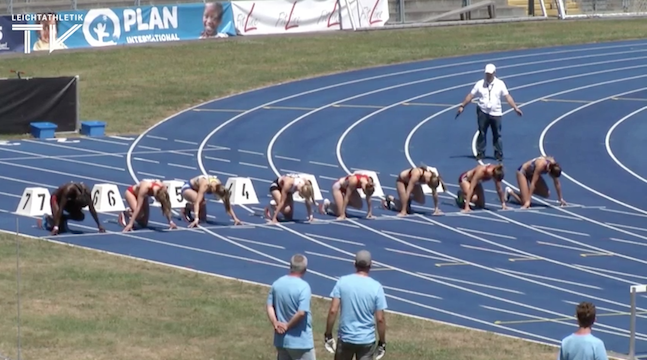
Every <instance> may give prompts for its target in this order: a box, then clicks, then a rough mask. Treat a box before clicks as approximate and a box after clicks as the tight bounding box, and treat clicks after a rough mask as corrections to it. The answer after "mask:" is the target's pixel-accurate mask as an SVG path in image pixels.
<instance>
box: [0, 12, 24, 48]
mask: <svg viewBox="0 0 647 360" xmlns="http://www.w3.org/2000/svg"><path fill="white" fill-rule="evenodd" d="M26 23H27V22H26V21H18V20H16V21H13V19H12V18H11V16H10V15H6V16H5V15H3V16H0V56H1V55H3V54H9V53H12V52H23V51H24V49H25V33H24V32H23V31H16V30H13V25H14V24H26Z"/></svg>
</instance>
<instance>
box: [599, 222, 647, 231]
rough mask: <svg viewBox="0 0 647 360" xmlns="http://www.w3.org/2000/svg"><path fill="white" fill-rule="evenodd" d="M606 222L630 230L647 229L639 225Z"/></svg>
mask: <svg viewBox="0 0 647 360" xmlns="http://www.w3.org/2000/svg"><path fill="white" fill-rule="evenodd" d="M605 224H607V225H611V226H617V227H621V228H625V229H630V230H637V231H647V229H645V228H641V227H637V226H629V225H622V224H614V223H610V222H606V223H605Z"/></svg>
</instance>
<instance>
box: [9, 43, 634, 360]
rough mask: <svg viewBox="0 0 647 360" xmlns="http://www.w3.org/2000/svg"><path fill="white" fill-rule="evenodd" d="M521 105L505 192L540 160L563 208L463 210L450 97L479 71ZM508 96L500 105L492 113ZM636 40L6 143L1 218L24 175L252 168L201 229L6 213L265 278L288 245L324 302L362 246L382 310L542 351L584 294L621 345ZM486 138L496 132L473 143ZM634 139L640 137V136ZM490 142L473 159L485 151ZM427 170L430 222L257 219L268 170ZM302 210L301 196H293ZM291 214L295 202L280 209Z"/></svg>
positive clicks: (367, 77)
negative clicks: (235, 196)
mask: <svg viewBox="0 0 647 360" xmlns="http://www.w3.org/2000/svg"><path fill="white" fill-rule="evenodd" d="M488 62H493V63H494V64H496V65H497V68H498V71H497V72H498V75H499V76H500V77H501V78H502V79H504V80H505V81H506V83H507V85H508V87H509V88H510V89H511V94H512V95H513V97H514V98H515V100H516V101H517V102H518V103H519V104H521V107H522V109H523V111H524V113H525V114H524V116H523V117H521V118H520V117H517V116H516V115H515V114H514V113H511V112H510V111H508V113H507V115H506V116H505V117H504V129H503V140H504V152H505V156H506V158H505V160H504V165H505V166H506V169H507V174H508V175H507V177H506V180H507V182H508V183H507V184H506V185H508V186H512V187H516V179H515V177H514V171H515V169H516V168H517V167H518V166H519V165H520V164H521V163H523V162H524V161H526V160H529V159H531V158H533V157H535V156H538V155H541V154H544V153H546V154H549V155H553V156H555V157H556V159H557V160H558V161H559V162H560V163H561V164H562V167H563V169H564V175H563V176H562V186H563V190H564V196H565V200H566V201H567V202H568V203H569V206H567V207H564V208H559V207H555V205H556V204H557V203H556V202H555V197H554V189H553V188H552V183H551V182H550V181H549V186H550V187H551V193H553V194H552V195H551V196H552V198H551V199H549V200H547V201H544V202H541V201H537V206H536V207H534V208H533V209H532V210H526V211H520V210H518V206H516V205H512V208H513V209H512V210H508V211H500V210H499V211H496V210H498V209H500V207H499V204H498V200H497V196H496V194H495V193H494V187H493V185H492V184H491V183H486V184H485V188H486V191H487V192H486V196H487V198H488V199H487V202H488V203H491V204H493V206H492V211H475V212H473V213H471V214H468V215H463V214H460V213H459V211H458V209H457V208H456V205H455V203H454V197H453V193H455V191H456V189H457V188H456V186H457V185H456V179H457V177H458V175H459V174H460V173H461V172H463V171H465V170H468V169H470V168H472V167H473V166H475V160H474V159H473V155H474V153H475V151H474V135H475V130H476V120H475V115H474V111H475V110H474V105H470V107H468V109H467V111H466V112H465V114H463V115H462V116H461V117H459V118H458V119H454V114H455V111H456V107H457V104H458V103H459V102H460V101H461V100H462V99H463V98H464V96H465V94H466V93H467V92H468V91H469V90H470V89H471V87H472V85H473V84H474V82H475V81H477V80H478V79H480V78H481V76H482V73H483V67H484V65H485V64H486V63H488ZM506 108H507V106H506ZM646 134H647V41H633V42H617V43H605V44H594V45H584V46H571V47H560V48H548V49H536V50H524V51H514V52H507V53H497V54H485V55H473V56H465V57H461V58H452V59H437V60H432V61H424V62H415V63H407V64H400V65H392V66H384V67H378V68H371V69H365V70H359V71H353V72H349V73H344V74H336V75H330V76H325V77H319V78H313V79H307V80H303V81H297V82H291V83H287V84H281V85H277V86H272V87H268V88H263V89H258V90H254V91H250V92H246V93H243V94H239V95H236V96H231V97H228V98H223V99H219V100H215V101H212V102H209V103H206V104H202V105H200V106H197V107H195V108H192V109H188V110H186V111H184V112H182V113H180V114H177V115H175V116H173V117H171V118H169V119H166V120H164V121H162V122H160V123H159V124H157V125H156V126H154V127H152V128H151V129H149V130H148V131H147V132H145V133H144V134H142V135H140V136H138V137H134V136H133V137H104V138H80V139H67V140H61V139H59V140H54V141H47V140H46V141H39V140H20V141H11V142H4V143H2V144H0V169H1V171H0V173H1V175H0V181H1V182H2V186H1V187H2V192H0V198H2V202H1V203H2V206H1V209H2V210H0V211H2V213H1V214H0V228H1V229H3V230H5V231H15V226H16V218H17V217H18V216H17V215H15V214H14V212H15V211H16V207H17V206H18V202H19V200H20V196H21V194H22V192H23V190H24V188H25V187H28V186H44V187H47V188H49V189H50V191H53V190H54V189H56V188H57V187H58V186H59V185H61V184H63V183H65V182H67V181H70V180H75V181H84V182H86V183H89V184H90V185H91V186H92V185H93V184H95V183H112V184H116V185H117V186H118V187H119V189H120V191H121V192H122V193H123V191H124V190H125V189H126V187H127V186H129V185H131V184H134V183H135V182H136V181H138V180H139V179H143V178H160V179H166V180H172V179H188V178H191V177H193V176H196V175H198V174H199V173H203V172H205V173H211V174H215V175H218V176H220V177H221V178H223V179H226V178H228V177H231V176H243V177H250V178H251V179H252V181H253V184H254V187H255V190H256V193H257V195H258V198H259V200H260V204H258V205H254V206H237V207H236V209H235V210H236V212H237V214H238V216H239V217H240V218H241V220H242V221H244V222H246V223H247V225H246V226H242V227H234V226H232V223H231V222H230V219H229V218H228V217H227V216H226V214H225V213H224V210H223V208H222V205H221V204H218V203H215V202H211V203H210V204H209V214H210V215H212V217H215V218H212V219H211V220H210V223H209V224H208V225H206V226H205V227H204V228H201V229H198V230H188V229H187V228H186V225H187V224H186V223H184V222H181V221H177V223H178V225H179V226H180V227H181V228H180V229H179V230H174V231H167V230H165V229H166V225H165V222H164V221H163V218H162V216H161V214H160V211H158V210H156V208H152V209H151V216H152V218H151V220H152V221H154V222H155V223H154V224H153V226H155V227H156V228H154V229H142V230H136V231H134V232H131V233H128V234H122V233H120V230H121V228H120V227H119V225H117V223H116V221H115V220H116V214H115V213H103V214H100V218H101V220H102V221H103V222H104V223H105V227H106V229H107V230H108V233H106V234H99V233H97V232H96V228H95V225H94V223H93V222H92V219H91V217H87V218H86V220H85V221H84V222H83V223H76V224H75V223H72V222H70V224H71V226H72V230H75V231H74V233H72V234H62V235H59V236H56V237H51V236H49V234H48V233H47V232H45V231H44V230H40V229H37V228H35V221H34V220H33V219H31V218H25V217H19V218H20V219H21V220H20V224H21V227H20V232H21V233H23V234H25V235H28V236H33V237H38V238H43V239H55V240H58V241H62V242H65V243H69V244H73V245H77V246H82V247H87V248H92V249H98V250H102V251H107V252H110V253H115V254H122V255H128V256H133V257H137V258H143V259H148V260H151V261H157V262H162V263H166V264H171V265H174V266H180V267H184V268H191V269H195V270H200V271H204V272H208V273H213V274H218V275H223V276H228V277H234V278H238V279H245V280H249V281H254V282H259V283H265V284H269V283H271V282H272V281H273V280H274V279H275V278H277V277H279V276H280V275H282V274H284V273H285V271H286V270H285V261H286V260H289V258H290V256H291V255H293V254H294V253H297V252H301V253H304V254H306V255H307V256H308V258H309V261H310V265H309V267H310V269H311V272H310V275H309V276H308V278H307V279H308V281H309V282H310V283H311V285H312V288H313V291H314V293H316V294H319V295H324V296H326V295H328V294H329V292H330V290H331V288H332V286H333V283H334V281H335V279H336V277H338V276H341V275H343V274H346V273H349V272H351V271H353V269H352V261H351V259H352V255H353V254H354V253H355V252H356V251H358V250H360V249H362V248H367V249H369V250H370V251H371V252H372V253H373V256H374V259H375V260H376V261H377V262H378V263H379V265H378V266H376V268H375V271H374V272H373V276H374V277H375V278H376V279H378V280H379V281H381V282H382V284H383V285H384V286H385V289H386V291H387V295H388V297H389V298H388V300H389V307H390V309H391V310H394V311H398V312H402V313H407V314H411V315H416V316H420V317H424V318H429V319H434V320H439V321H444V322H448V323H452V324H457V325H462V326H467V327H471V328H479V329H483V330H488V331H495V332H498V333H501V334H506V335H511V336H515V337H521V338H525V339H530V340H534V341H540V342H544V343H549V344H558V343H559V340H560V339H561V338H562V337H564V336H565V335H567V334H569V333H570V332H571V331H573V330H574V325H575V324H574V320H573V314H574V308H575V304H576V303H578V302H580V301H583V300H589V301H593V302H594V303H595V304H596V305H597V306H598V311H599V318H598V322H597V326H596V332H597V334H598V335H599V336H600V337H601V338H602V339H603V340H604V341H605V342H606V344H607V347H608V349H609V350H613V351H615V352H618V353H626V352H627V350H628V338H629V336H628V334H629V331H628V329H629V316H628V315H627V311H628V310H629V287H630V286H631V285H634V284H641V283H647V209H646V208H645V205H644V202H645V195H644V194H645V189H646V186H645V183H647V163H646V162H645V160H644V159H645V157H644V154H645V152H647V135H646ZM488 141H489V142H490V141H491V140H490V139H488ZM641 144H642V145H641ZM491 149H492V148H491V146H490V144H488V155H491V154H492V150H491ZM420 162H424V163H426V164H428V165H431V166H434V167H436V168H438V169H439V171H440V172H441V174H442V175H443V177H444V179H445V180H446V181H447V182H448V185H449V187H450V188H449V190H451V191H449V192H446V193H443V194H441V198H442V205H441V209H442V210H443V212H445V215H444V216H430V215H429V214H430V211H431V207H432V205H431V204H432V199H431V198H430V197H428V198H427V204H426V205H425V207H424V208H423V207H418V208H417V209H418V210H420V211H421V212H420V213H419V214H417V215H412V216H409V217H406V218H402V219H400V218H396V217H395V216H394V215H395V214H394V213H393V212H388V211H385V210H382V209H381V208H380V206H379V201H374V204H373V207H374V208H375V209H374V213H375V215H376V216H378V218H377V219H375V220H366V219H363V218H362V215H363V214H364V213H365V211H361V212H356V214H357V215H358V217H357V218H352V219H350V220H347V221H344V222H334V221H331V220H333V218H332V217H329V216H323V215H316V218H317V219H318V221H317V222H315V223H313V224H306V223H302V222H290V223H282V224H280V225H274V226H271V225H267V224H266V222H265V220H264V219H263V218H262V217H261V216H260V214H261V212H262V208H263V207H264V206H265V205H266V204H267V203H268V201H269V198H268V195H267V193H268V187H269V183H270V182H271V181H272V180H273V179H275V178H276V177H277V176H278V175H279V174H281V173H286V172H303V173H310V174H314V175H316V178H317V182H318V184H319V186H320V188H321V189H322V191H323V195H324V197H329V196H330V193H329V190H330V188H331V185H332V182H333V181H334V180H335V179H337V178H339V177H342V176H344V175H346V174H348V173H350V172H353V171H354V170H355V169H368V170H373V171H376V172H377V173H378V177H379V180H380V182H381V184H382V186H383V189H384V191H385V192H386V193H388V194H394V193H395V192H394V186H395V177H396V175H395V174H398V173H399V172H400V171H402V170H404V169H406V168H409V167H411V166H414V165H417V164H419V163H420ZM297 205H300V204H297ZM295 216H296V217H297V218H304V217H305V211H304V207H303V206H297V212H296V215H295ZM637 306H638V324H637V329H638V334H637V352H638V354H644V353H647V333H643V332H642V331H645V328H643V326H647V320H645V319H646V318H647V316H645V314H647V300H645V299H644V297H642V296H639V297H638V302H637Z"/></svg>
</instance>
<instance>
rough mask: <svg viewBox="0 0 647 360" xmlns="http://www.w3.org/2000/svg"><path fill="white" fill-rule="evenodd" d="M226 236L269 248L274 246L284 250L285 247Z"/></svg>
mask: <svg viewBox="0 0 647 360" xmlns="http://www.w3.org/2000/svg"><path fill="white" fill-rule="evenodd" d="M227 237H228V238H229V239H230V240H234V241H240V242H244V243H249V244H256V245H261V246H267V247H271V248H275V249H283V250H285V247H283V246H280V245H274V244H267V243H263V242H260V241H253V240H247V239H241V238H239V237H234V236H227Z"/></svg>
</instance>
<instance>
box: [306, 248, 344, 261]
mask: <svg viewBox="0 0 647 360" xmlns="http://www.w3.org/2000/svg"><path fill="white" fill-rule="evenodd" d="M304 253H305V254H306V255H314V256H318V257H322V258H326V259H331V260H338V261H344V262H348V263H354V262H355V260H353V259H352V258H342V257H339V256H332V255H326V254H321V253H317V252H313V251H304Z"/></svg>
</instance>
